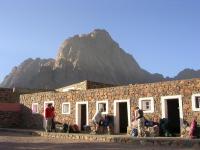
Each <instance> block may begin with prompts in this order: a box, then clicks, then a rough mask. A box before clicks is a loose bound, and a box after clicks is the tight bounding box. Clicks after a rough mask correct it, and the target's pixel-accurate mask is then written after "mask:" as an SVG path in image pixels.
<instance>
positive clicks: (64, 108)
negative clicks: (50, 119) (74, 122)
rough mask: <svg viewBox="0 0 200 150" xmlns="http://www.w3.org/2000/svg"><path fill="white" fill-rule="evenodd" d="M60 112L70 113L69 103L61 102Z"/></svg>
mask: <svg viewBox="0 0 200 150" xmlns="http://www.w3.org/2000/svg"><path fill="white" fill-rule="evenodd" d="M62 114H70V103H62Z"/></svg>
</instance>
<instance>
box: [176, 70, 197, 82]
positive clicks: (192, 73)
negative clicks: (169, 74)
mask: <svg viewBox="0 0 200 150" xmlns="http://www.w3.org/2000/svg"><path fill="white" fill-rule="evenodd" d="M192 78H200V70H193V69H189V68H187V69H184V70H183V71H181V72H179V73H178V75H177V76H175V77H174V79H175V80H182V79H192Z"/></svg>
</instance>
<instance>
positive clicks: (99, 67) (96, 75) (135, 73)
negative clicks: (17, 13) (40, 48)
mask: <svg viewBox="0 0 200 150" xmlns="http://www.w3.org/2000/svg"><path fill="white" fill-rule="evenodd" d="M180 76H181V75H180ZM177 78H179V77H178V76H177ZM82 80H91V81H96V82H103V83H110V84H119V85H122V84H129V83H146V82H156V81H162V80H165V79H164V78H163V76H162V75H160V74H151V73H149V72H147V71H145V70H144V69H142V68H141V67H140V66H139V65H138V63H137V62H136V60H135V59H134V58H133V57H132V56H131V55H130V54H128V53H126V52H125V51H124V50H123V49H121V48H120V47H119V45H118V44H117V43H116V42H115V41H114V40H113V39H112V38H111V36H110V35H109V33H108V32H107V31H105V30H100V29H97V30H94V31H93V32H91V33H89V34H83V35H75V36H74V37H71V38H69V39H66V40H65V41H64V42H63V43H62V45H61V46H60V48H59V50H58V54H57V56H56V58H55V59H40V58H37V59H31V58H29V59H27V60H25V61H24V62H23V63H21V64H20V65H19V66H18V67H14V68H13V70H12V71H11V73H10V74H9V75H7V76H6V77H5V79H4V81H3V82H2V83H1V86H2V87H21V88H58V87H62V86H66V85H68V84H72V83H75V82H79V81H82Z"/></svg>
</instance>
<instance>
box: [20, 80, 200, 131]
mask: <svg viewBox="0 0 200 150" xmlns="http://www.w3.org/2000/svg"><path fill="white" fill-rule="evenodd" d="M86 82H87V81H85V82H82V84H80V85H81V86H82V87H81V88H80V87H79V86H68V87H65V88H61V89H57V90H55V91H48V92H37V93H31V94H22V95H20V103H21V104H22V106H23V107H22V116H21V117H22V121H21V122H22V123H23V124H22V125H23V127H26V128H37V129H42V128H43V113H44V109H45V107H46V106H47V104H48V103H52V104H53V105H54V107H55V110H56V118H55V119H56V121H58V122H61V123H70V124H77V125H78V126H79V127H80V129H82V126H83V125H85V124H87V125H92V122H91V119H92V117H93V115H94V114H95V112H96V111H97V110H98V107H99V106H100V105H101V106H103V107H104V112H103V114H111V115H113V116H114V132H115V133H123V132H126V130H127V126H130V125H131V118H132V116H133V111H134V108H135V106H139V107H140V108H141V109H143V110H144V115H145V117H146V118H148V119H150V120H154V121H157V122H159V120H160V119H161V118H168V119H169V120H171V125H172V126H173V129H174V131H175V132H176V133H179V134H180V132H181V131H183V127H184V122H185V121H187V122H188V123H190V122H191V120H192V118H193V117H194V116H197V118H198V122H200V79H191V80H177V81H167V82H158V83H148V84H130V85H126V86H116V87H106V86H105V85H104V86H103V88H100V87H101V86H100V84H99V86H98V88H97V89H93V88H87V87H86V85H87V84H86ZM83 83H84V84H83ZM88 83H92V82H88ZM76 85H77V84H76ZM84 86H85V87H84ZM91 87H92V86H91Z"/></svg>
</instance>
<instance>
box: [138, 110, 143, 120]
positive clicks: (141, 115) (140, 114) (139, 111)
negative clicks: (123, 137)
mask: <svg viewBox="0 0 200 150" xmlns="http://www.w3.org/2000/svg"><path fill="white" fill-rule="evenodd" d="M138 114H139V118H142V117H143V116H144V114H143V110H141V109H139V110H138Z"/></svg>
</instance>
